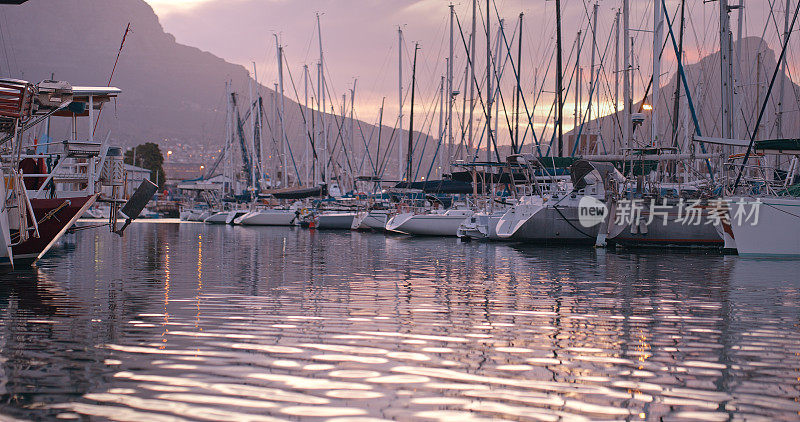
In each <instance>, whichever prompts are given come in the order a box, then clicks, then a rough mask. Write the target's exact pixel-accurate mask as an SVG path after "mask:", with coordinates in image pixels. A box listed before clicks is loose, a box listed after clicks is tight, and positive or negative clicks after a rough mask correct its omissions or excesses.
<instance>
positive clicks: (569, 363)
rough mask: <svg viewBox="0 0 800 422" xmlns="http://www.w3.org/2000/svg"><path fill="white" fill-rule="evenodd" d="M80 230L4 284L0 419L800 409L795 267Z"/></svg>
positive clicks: (706, 413) (358, 237)
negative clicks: (120, 236) (117, 234)
mask: <svg viewBox="0 0 800 422" xmlns="http://www.w3.org/2000/svg"><path fill="white" fill-rule="evenodd" d="M75 236H77V237H73V238H72V239H71V243H70V244H69V245H67V247H63V248H61V249H59V250H57V251H55V253H54V254H53V256H52V257H50V258H48V259H47V260H45V261H44V262H42V263H40V266H39V268H38V269H34V270H32V271H29V272H23V273H19V274H15V275H13V276H10V277H6V278H5V279H4V282H3V283H2V284H0V319H1V320H2V332H0V394H2V404H0V412H2V414H5V415H10V416H14V417H21V418H32V419H44V418H54V417H59V418H63V419H67V420H68V419H80V418H85V417H87V416H88V417H93V418H99V419H113V420H126V421H130V420H151V421H157V420H174V419H175V418H179V419H194V420H220V419H222V420H254V421H258V420H268V421H272V420H286V419H289V420H296V419H301V418H312V419H315V420H321V419H330V420H338V421H345V420H379V419H404V420H408V419H425V420H468V419H496V418H508V419H514V420H558V419H562V418H563V419H578V420H580V419H591V420H596V419H631V420H640V419H656V420H657V419H659V418H663V419H678V418H694V419H704V420H725V419H729V418H731V417H732V416H744V417H750V418H757V417H761V418H764V419H768V420H774V419H796V418H798V415H800V403H798V398H799V397H800V394H799V393H798V385H800V357H799V356H800V355H798V354H800V332H798V329H797V324H798V317H799V315H798V311H799V310H800V307H799V306H798V305H799V304H800V303H799V301H800V280H798V277H797V274H798V273H799V272H800V263H796V262H793V261H759V260H745V259H740V258H738V257H723V256H719V255H702V254H682V253H667V254H663V253H653V252H649V253H642V254H632V253H628V252H624V253H617V252H614V251H605V250H593V249H583V248H541V247H536V248H531V247H522V246H515V245H507V244H481V243H472V244H459V243H458V242H457V241H456V240H451V239H417V238H406V237H385V236H383V235H375V234H357V233H356V234H350V233H335V232H324V233H323V232H317V233H315V232H312V231H308V230H296V229H281V228H244V227H216V226H206V225H202V224H184V225H178V224H136V225H133V226H132V227H130V228H129V229H128V232H127V233H126V237H125V238H124V239H122V240H119V239H117V238H115V237H113V235H111V234H108V233H105V232H103V231H96V232H81V233H79V234H77V235H75ZM68 240H70V239H68Z"/></svg>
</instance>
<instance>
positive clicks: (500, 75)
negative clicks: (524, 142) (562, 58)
mask: <svg viewBox="0 0 800 422" xmlns="http://www.w3.org/2000/svg"><path fill="white" fill-rule="evenodd" d="M494 8H495V13H497V2H494ZM498 19H499V15H498ZM518 28H519V21H516V22H515V24H514V31H513V32H512V33H511V39H514V38H516V35H517V29H518ZM501 38H502V39H503V40H505V31H504V29H503V26H502V25H501V26H499V28H498V29H497V49H498V50H502V49H503V46H502V45H501V44H500V40H501ZM505 44H506V53H507V54H502V53H501V52H500V51H497V52H496V53H497V54H496V55H498V56H500V55H502V56H505V57H503V63H502V65H501V66H499V67H500V70H499V71H498V69H497V68H498V65H497V63H495V58H494V57H492V69H494V72H492V73H494V76H495V80H496V81H497V86H496V89H495V90H494V93H493V94H492V96H493V97H495V98H496V96H498V95H499V97H500V104H501V105H502V106H503V114H504V116H505V119H506V125H507V126H508V132H509V136H510V138H511V140H512V151H514V153H516V151H515V150H514V149H515V148H514V145H513V143H514V142H515V141H514V131H513V130H512V129H511V120H509V118H508V108H507V107H506V102H505V99H504V98H503V90H502V89H501V88H500V85H501V83H502V79H503V75H504V74H505V69H506V66H507V65H508V63H509V60H510V59H511V49H510V48H509V47H508V42H506V43H505ZM511 68H512V69H513V70H514V74H515V75H516V73H517V72H516V69H515V68H514V61H513V59H511ZM515 90H516V89H515ZM513 98H514V97H513V95H512V102H513ZM495 117H496V118H498V119H499V117H500V116H495ZM495 136H497V135H495Z"/></svg>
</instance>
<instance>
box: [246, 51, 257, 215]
mask: <svg viewBox="0 0 800 422" xmlns="http://www.w3.org/2000/svg"><path fill="white" fill-rule="evenodd" d="M255 77H256V76H255V63H253V76H252V77H251V78H249V79H250V81H249V94H248V96H249V98H248V99H249V101H250V102H249V104H248V105H249V106H250V110H251V114H252V110H253V78H255ZM250 130H251V131H252V135H253V137H252V138H251V139H250V186H249V188H250V195H251V197H250V199H252V198H254V197H255V193H256V119H255V116H253V119H251V121H250Z"/></svg>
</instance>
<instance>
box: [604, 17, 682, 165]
mask: <svg viewBox="0 0 800 422" xmlns="http://www.w3.org/2000/svg"><path fill="white" fill-rule="evenodd" d="M614 32H615V33H616V35H615V37H616V42H615V43H614V115H615V116H617V122H619V9H617V13H616V16H615V17H614ZM679 85H680V84H679ZM617 140H618V137H617V125H614V145H613V147H612V148H611V152H612V153H616V152H617Z"/></svg>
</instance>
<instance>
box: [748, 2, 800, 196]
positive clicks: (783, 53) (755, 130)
mask: <svg viewBox="0 0 800 422" xmlns="http://www.w3.org/2000/svg"><path fill="white" fill-rule="evenodd" d="M798 12H800V2H797V8H796V9H795V11H794V17H792V24H791V25H790V26H789V32H788V33H787V34H786V41H785V42H783V43H782V44H783V48H781V55H780V57H779V58H778V61H777V65H776V66H775V71H774V72H773V73H772V80H771V81H770V82H769V88H767V93H766V97H765V98H764V104H763V105H762V106H761V112H759V113H758V120H756V124H755V127H753V134H752V135H751V136H750V143H749V144H747V152H746V153H745V154H744V161H743V162H742V166H741V168H739V174H737V176H736V183H734V184H733V191H734V192H736V188H737V187H738V186H739V182H740V181H741V179H742V173H743V172H744V168H745V166H746V165H747V160H748V159H750V154H751V152H752V151H753V143H754V142H755V139H756V135H758V127H759V126H760V125H761V119H762V118H763V117H764V112H765V111H766V110H767V103H768V100H769V97H770V94H771V93H772V88H773V86H774V85H775V79H777V77H778V72H780V68H781V66H780V63H781V61H782V60H783V58H784V57H785V56H786V50H787V47H788V46H789V40H790V39H791V37H792V32H794V24H795V22H797V13H798Z"/></svg>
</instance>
